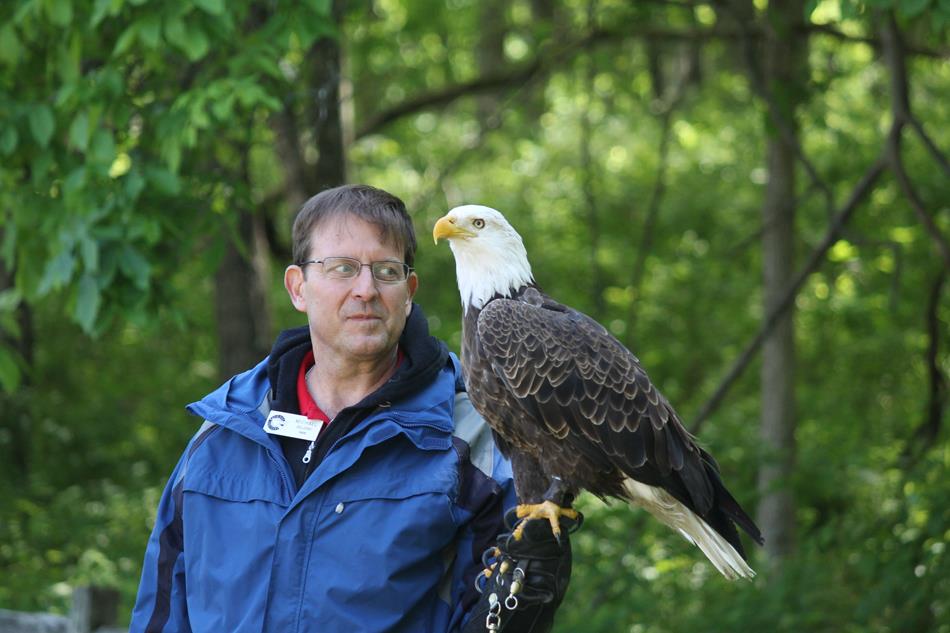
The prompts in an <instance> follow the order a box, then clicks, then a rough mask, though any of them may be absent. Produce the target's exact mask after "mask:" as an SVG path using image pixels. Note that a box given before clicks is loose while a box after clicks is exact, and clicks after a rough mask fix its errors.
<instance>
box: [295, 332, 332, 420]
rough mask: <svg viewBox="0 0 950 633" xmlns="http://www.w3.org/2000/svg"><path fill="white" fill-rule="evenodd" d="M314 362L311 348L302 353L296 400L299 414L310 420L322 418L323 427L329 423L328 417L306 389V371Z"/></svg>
mask: <svg viewBox="0 0 950 633" xmlns="http://www.w3.org/2000/svg"><path fill="white" fill-rule="evenodd" d="M315 364H316V361H315V360H314V358H313V350H310V351H309V352H307V353H306V354H304V357H303V360H302V361H301V362H300V372H299V373H298V374H297V402H299V403H300V415H305V416H307V417H308V418H310V419H311V420H322V421H323V424H324V427H323V428H326V425H327V424H329V423H330V418H329V417H328V416H327V414H326V413H324V412H323V409H321V408H320V407H318V406H317V403H316V402H314V400H313V396H311V395H310V390H309V389H307V372H308V371H310V368H311V367H313V366H314V365H315ZM321 431H322V429H321Z"/></svg>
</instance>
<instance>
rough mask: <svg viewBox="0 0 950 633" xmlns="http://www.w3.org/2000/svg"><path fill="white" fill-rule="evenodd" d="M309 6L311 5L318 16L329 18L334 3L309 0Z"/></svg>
mask: <svg viewBox="0 0 950 633" xmlns="http://www.w3.org/2000/svg"><path fill="white" fill-rule="evenodd" d="M307 4H309V5H310V8H311V9H313V11H314V12H315V13H317V14H318V15H323V16H329V15H330V7H331V6H332V4H333V3H332V1H331V0H309V1H308V2H307Z"/></svg>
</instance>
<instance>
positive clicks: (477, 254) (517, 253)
mask: <svg viewBox="0 0 950 633" xmlns="http://www.w3.org/2000/svg"><path fill="white" fill-rule="evenodd" d="M432 237H433V238H434V239H435V242H436V244H438V243H439V239H440V238H444V239H447V240H448V241H449V246H450V247H451V248H452V253H453V254H454V255H455V272H456V275H457V277H458V284H459V294H461V295H462V307H463V309H465V310H466V311H467V310H468V306H470V305H471V306H474V307H475V308H479V309H480V308H481V307H482V306H484V305H485V303H486V302H487V301H488V300H489V299H490V298H491V297H492V296H494V295H496V294H500V295H501V296H503V297H508V296H511V294H512V293H513V292H514V291H515V290H517V289H518V288H520V287H522V286H524V285H526V284H529V283H531V282H532V281H533V277H532V276H531V264H529V263H528V252H527V251H526V250H525V248H524V243H523V242H522V241H521V236H520V235H518V232H517V231H515V230H514V229H513V228H512V227H511V225H510V224H508V220H506V219H505V216H503V215H502V214H501V213H499V212H498V211H496V210H495V209H492V208H491V207H483V206H480V205H477V204H466V205H464V206H461V207H455V208H454V209H452V210H451V211H449V212H448V213H447V214H445V216H443V217H441V218H439V221H438V222H436V223H435V227H433V229H432Z"/></svg>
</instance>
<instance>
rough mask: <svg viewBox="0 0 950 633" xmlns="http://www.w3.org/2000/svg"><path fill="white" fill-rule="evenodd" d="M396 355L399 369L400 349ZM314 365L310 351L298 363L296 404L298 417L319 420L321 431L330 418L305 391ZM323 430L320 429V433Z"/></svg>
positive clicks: (314, 361)
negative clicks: (297, 404) (308, 376)
mask: <svg viewBox="0 0 950 633" xmlns="http://www.w3.org/2000/svg"><path fill="white" fill-rule="evenodd" d="M396 354H397V355H396V367H399V364H400V363H402V358H403V354H402V348H401V347H400V348H399V349H398V350H396ZM315 364H316V360H315V359H314V357H313V350H312V349H311V350H310V351H309V352H307V353H306V354H304V357H303V360H302V361H300V371H299V372H298V373H297V402H298V403H300V415H305V416H307V417H308V418H309V419H311V420H321V421H322V422H323V429H326V428H327V425H328V424H330V418H329V416H327V414H326V413H324V412H323V409H321V408H320V407H319V406H317V403H316V402H315V401H314V399H313V396H311V395H310V390H309V389H307V372H308V371H310V368H311V367H313V366H314V365H315ZM323 429H320V432H321V433H322V432H323Z"/></svg>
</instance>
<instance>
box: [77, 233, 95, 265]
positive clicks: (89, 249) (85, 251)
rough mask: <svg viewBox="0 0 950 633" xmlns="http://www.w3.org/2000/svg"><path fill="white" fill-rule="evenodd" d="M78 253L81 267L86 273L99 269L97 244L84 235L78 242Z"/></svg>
mask: <svg viewBox="0 0 950 633" xmlns="http://www.w3.org/2000/svg"><path fill="white" fill-rule="evenodd" d="M79 253H80V254H81V255H82V265H83V268H84V269H85V270H86V272H88V273H94V272H96V271H98V270H99V244H98V243H97V242H96V241H95V240H94V239H92V238H90V237H84V238H83V239H82V241H80V242H79Z"/></svg>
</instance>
